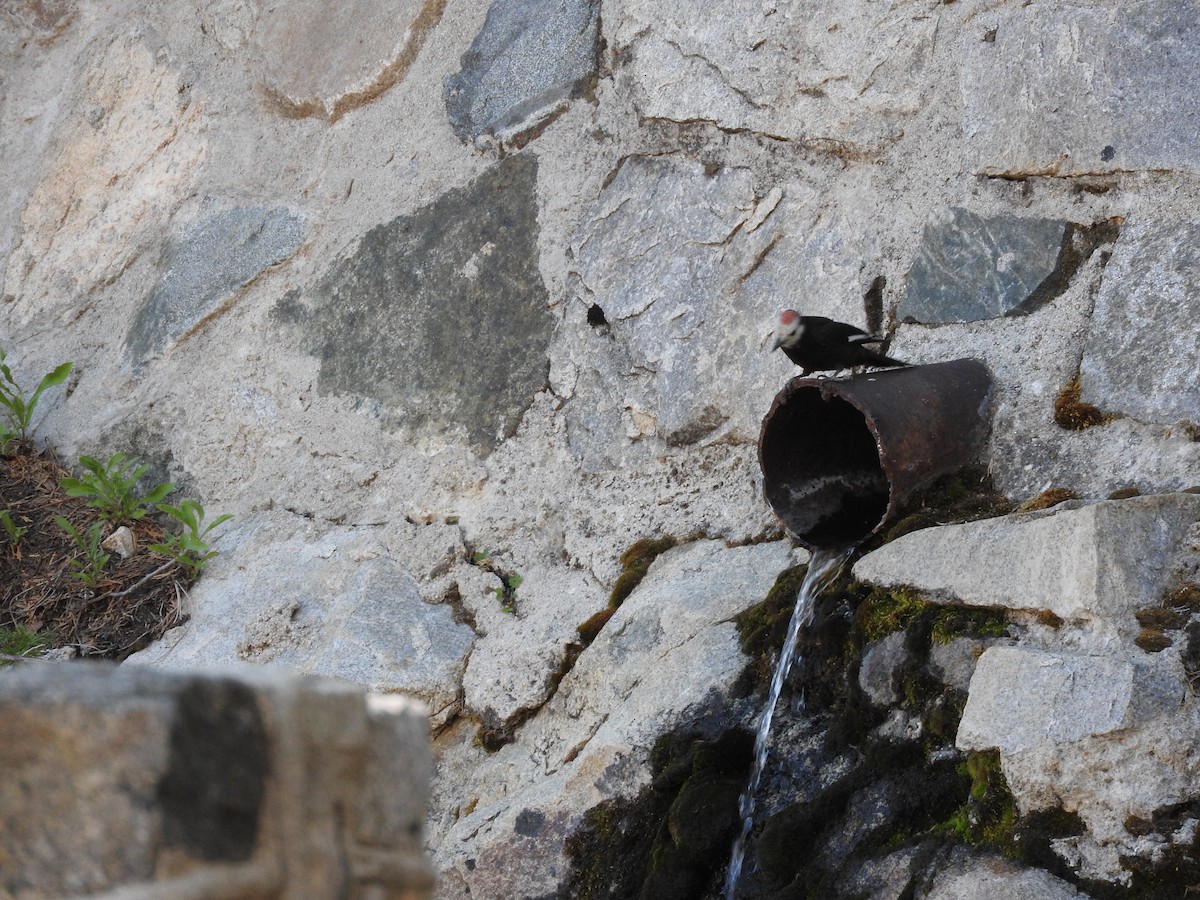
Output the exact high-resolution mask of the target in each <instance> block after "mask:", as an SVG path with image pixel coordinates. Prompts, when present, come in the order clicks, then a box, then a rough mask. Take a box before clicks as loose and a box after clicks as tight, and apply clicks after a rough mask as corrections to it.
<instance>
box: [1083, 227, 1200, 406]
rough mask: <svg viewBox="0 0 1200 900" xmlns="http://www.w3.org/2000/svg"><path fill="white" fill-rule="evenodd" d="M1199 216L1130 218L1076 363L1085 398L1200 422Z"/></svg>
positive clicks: (1118, 243)
mask: <svg viewBox="0 0 1200 900" xmlns="http://www.w3.org/2000/svg"><path fill="white" fill-rule="evenodd" d="M1198 294H1200V221H1191V222H1184V223H1162V222H1134V223H1132V224H1130V225H1129V226H1128V227H1127V228H1126V229H1125V230H1124V231H1123V232H1122V234H1121V237H1120V239H1119V240H1118V241H1117V243H1116V245H1115V246H1114V248H1113V256H1112V259H1111V260H1110V262H1109V264H1108V266H1107V268H1106V269H1105V271H1104V280H1103V282H1102V283H1101V285H1100V293H1099V295H1098V296H1097V298H1096V307H1095V310H1094V311H1093V312H1092V322H1091V326H1090V328H1089V329H1088V336H1087V340H1086V341H1085V342H1084V346H1085V347H1086V348H1087V350H1086V351H1085V353H1084V356H1083V362H1082V364H1081V366H1080V375H1081V376H1082V377H1081V379H1080V387H1081V388H1082V392H1083V399H1084V400H1086V401H1087V402H1088V403H1093V404H1095V405H1097V406H1099V407H1100V408H1101V409H1102V410H1104V411H1105V412H1120V413H1124V414H1125V415H1127V416H1131V417H1132V418H1134V419H1138V420H1140V421H1143V422H1157V423H1159V424H1163V425H1172V424H1175V423H1176V422H1180V421H1186V422H1193V423H1200V388H1198V387H1197V373H1198V372H1200V328H1197V327H1196V325H1195V316H1194V314H1191V313H1189V312H1187V310H1190V309H1192V308H1193V304H1194V298H1195V297H1196V296H1197V295H1198Z"/></svg>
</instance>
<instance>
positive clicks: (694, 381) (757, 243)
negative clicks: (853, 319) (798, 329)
mask: <svg viewBox="0 0 1200 900" xmlns="http://www.w3.org/2000/svg"><path fill="white" fill-rule="evenodd" d="M778 202H779V200H778V197H777V196H775V197H767V198H763V199H761V200H760V199H759V198H757V197H756V196H755V193H754V190H753V186H752V179H751V176H750V173H749V172H748V171H746V170H742V169H722V170H719V171H717V172H715V173H712V174H708V173H706V172H705V171H704V169H703V167H702V166H700V165H699V164H696V163H683V162H676V161H672V160H654V159H643V158H634V159H630V160H628V161H626V162H625V163H624V164H623V165H622V166H621V168H620V169H619V170H618V172H617V174H616V177H615V178H614V179H613V181H612V183H611V184H609V185H608V186H607V187H606V188H605V190H604V192H603V193H602V194H601V195H600V197H599V199H598V200H597V201H596V203H595V204H594V205H593V206H592V208H591V210H590V211H589V213H588V214H587V216H586V217H585V218H584V221H583V223H582V224H581V226H580V229H579V232H578V233H577V235H576V236H575V238H574V241H573V247H574V252H575V263H576V267H577V271H578V274H579V278H580V280H581V282H582V286H583V287H584V289H585V290H586V292H587V297H588V300H589V302H590V303H594V304H595V305H597V306H599V307H600V308H601V309H603V311H604V315H605V318H606V319H607V322H608V323H609V336H608V339H603V340H598V339H595V338H593V339H591V340H588V341H587V342H586V343H585V342H583V341H582V340H581V341H580V342H579V346H578V347H577V348H573V349H572V350H571V351H570V352H572V363H573V364H574V367H575V370H576V371H577V373H578V374H577V376H576V380H575V381H574V383H573V384H572V385H571V386H570V391H571V393H572V395H573V398H574V402H573V403H572V404H570V405H569V406H568V407H567V416H568V422H569V423H570V427H571V442H572V449H573V450H575V452H576V453H577V454H578V455H580V456H581V457H582V458H583V460H584V464H585V465H587V466H588V467H589V468H593V467H594V468H602V467H605V466H606V465H607V464H608V462H606V460H607V461H609V462H611V458H612V457H611V454H612V452H613V450H612V447H611V444H610V443H609V436H610V435H611V434H612V432H613V431H618V430H623V431H624V432H625V434H626V436H627V437H629V438H630V439H632V440H634V441H636V440H639V439H641V438H643V437H651V436H653V437H657V438H659V439H660V440H662V441H664V442H665V443H666V444H668V445H674V446H681V445H687V444H694V443H696V442H698V441H700V440H702V439H704V438H706V437H709V436H710V435H712V434H714V433H715V432H718V430H720V429H722V428H725V429H726V430H729V429H732V430H733V431H735V432H737V433H740V434H742V435H745V436H746V437H749V436H750V435H753V434H755V433H757V429H758V421H757V419H758V417H757V416H756V415H747V414H746V410H745V404H744V402H743V398H744V396H745V394H746V392H748V391H750V392H753V393H754V394H757V395H760V396H763V397H764V398H765V397H766V396H767V395H768V394H769V393H770V392H772V390H773V386H772V383H771V382H770V381H768V378H769V369H768V367H769V366H770V364H771V363H772V362H774V360H771V359H763V358H762V356H763V355H761V354H758V353H757V352H756V351H757V347H755V346H754V345H753V343H752V342H751V341H750V340H749V339H748V335H747V327H748V326H749V328H755V327H756V326H759V323H763V322H766V321H769V317H770V314H769V313H768V312H767V311H766V310H767V309H769V307H767V306H766V305H765V303H764V302H763V300H764V299H765V298H762V299H760V297H761V294H759V295H757V296H756V294H753V293H752V294H751V295H750V297H746V296H745V295H743V294H742V292H741V291H740V290H739V282H740V281H741V280H743V279H744V278H745V277H747V276H748V275H750V274H751V273H753V271H754V270H755V269H756V268H757V267H758V266H759V264H760V263H761V261H762V255H765V254H766V253H767V252H769V250H770V247H771V234H770V229H769V228H767V227H765V226H764V227H763V228H761V229H752V228H751V227H749V226H750V224H751V223H752V222H753V221H754V218H755V214H756V212H758V211H759V210H760V207H764V206H765V207H768V208H767V209H766V210H765V211H763V213H762V214H763V216H764V217H765V216H767V215H769V214H770V212H771V210H773V209H774V207H775V205H776V204H777V203H778ZM759 310H761V312H760V311H759ZM750 333H751V334H752V333H753V331H751V332H750ZM718 373H719V374H718ZM614 394H616V395H617V396H619V397H622V403H621V404H620V406H615V405H614V404H612V403H611V402H607V403H606V402H603V401H601V400H600V398H602V397H611V396H613V395H614ZM622 407H623V409H622ZM618 433H619V431H618Z"/></svg>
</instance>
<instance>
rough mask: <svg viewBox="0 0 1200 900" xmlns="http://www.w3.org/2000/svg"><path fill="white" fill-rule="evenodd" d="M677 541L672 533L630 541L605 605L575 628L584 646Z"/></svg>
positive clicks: (593, 638) (622, 556)
mask: <svg viewBox="0 0 1200 900" xmlns="http://www.w3.org/2000/svg"><path fill="white" fill-rule="evenodd" d="M677 543H678V541H677V540H676V539H675V538H673V537H662V538H655V539H650V538H647V539H644V540H640V541H635V542H634V543H632V544H630V545H629V547H628V548H627V549H626V550H625V552H624V553H622V554H621V566H622V571H621V574H620V575H619V576H617V581H616V583H615V584H614V585H613V589H612V593H610V594H609V597H608V606H606V607H605V608H604V609H602V610H600V612H598V613H596V614H595V615H594V616H591V617H590V618H589V619H588V620H587V621H586V622H584V623H583V624H581V625H580V626H579V627H577V628H576V629H575V630H576V632H578V634H579V640H580V642H581V643H582V644H583V646H584V647H588V646H590V645H591V643H592V641H594V640H595V639H596V635H598V634H599V633H600V629H602V628H603V627H604V626H605V625H606V624H608V620H609V619H611V618H612V616H613V613H615V612H616V611H617V608H618V607H620V605H621V604H622V603H624V602H625V599H626V598H627V597H628V596H629V595H630V594H632V593H633V591H634V588H636V587H637V586H638V585H639V584H641V583H642V579H643V578H645V577H646V573H647V572H648V571H649V570H650V564H651V563H652V562H654V560H656V559H658V557H659V556H661V555H662V554H663V553H665V552H666V551H668V550H670V549H671V548H672V547H674V546H675V545H676V544H677Z"/></svg>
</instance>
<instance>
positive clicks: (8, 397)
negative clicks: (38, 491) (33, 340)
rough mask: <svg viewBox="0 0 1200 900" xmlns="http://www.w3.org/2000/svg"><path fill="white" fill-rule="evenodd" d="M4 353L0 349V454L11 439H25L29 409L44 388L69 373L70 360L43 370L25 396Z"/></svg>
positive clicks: (59, 381) (4, 450) (35, 404)
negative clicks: (53, 367)
mask: <svg viewBox="0 0 1200 900" xmlns="http://www.w3.org/2000/svg"><path fill="white" fill-rule="evenodd" d="M6 356H7V354H6V353H5V352H4V350H3V348H0V453H7V452H8V446H9V444H11V443H12V442H13V441H14V440H17V439H20V440H22V441H24V440H27V439H28V438H29V426H30V424H31V423H32V422H33V411H34V410H35V409H36V408H37V404H38V400H39V399H40V398H41V396H42V392H43V391H44V390H46V388H51V387H57V386H58V385H60V384H62V383H63V382H64V381H66V380H67V377H68V376H69V375H70V374H71V367H72V366H73V363H69V362H65V363H63V364H62V365H61V366H59V367H58V368H56V369H54V371H52V372H49V373H47V374H46V375H44V376H43V377H42V380H41V381H40V382H39V383H38V386H37V389H36V390H35V391H34V392H33V394H31V395H30V396H29V397H28V398H26V396H25V392H24V391H23V390H21V386H20V385H19V384H17V380H16V379H15V378H13V374H12V369H10V368H9V367H8V365H7V364H5V362H4V360H5V358H6Z"/></svg>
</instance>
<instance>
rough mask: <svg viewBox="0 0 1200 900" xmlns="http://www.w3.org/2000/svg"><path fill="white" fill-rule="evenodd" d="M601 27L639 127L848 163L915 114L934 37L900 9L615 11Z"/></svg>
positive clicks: (647, 0) (644, 6) (727, 0)
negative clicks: (668, 126)
mask: <svg viewBox="0 0 1200 900" xmlns="http://www.w3.org/2000/svg"><path fill="white" fill-rule="evenodd" d="M605 22H606V26H605V27H606V30H607V31H608V32H609V33H611V35H612V37H611V38H610V44H611V45H612V46H613V47H614V48H615V50H616V52H617V56H618V59H619V60H621V61H622V68H621V71H620V72H619V79H620V83H621V84H622V85H623V87H624V89H625V90H627V91H628V92H629V94H630V96H631V97H632V98H633V102H634V104H635V106H636V107H637V109H638V112H639V113H640V114H641V115H642V116H645V117H648V118H653V119H667V120H673V121H695V120H704V121H709V122H713V123H715V124H716V125H717V126H718V127H720V128H722V129H727V130H739V129H740V130H749V131H753V132H757V133H760V134H764V135H771V136H777V137H782V138H786V139H792V140H804V141H811V142H813V143H814V144H818V145H819V144H821V143H822V142H844V143H845V144H846V145H847V146H846V147H844V148H843V149H851V146H852V147H853V150H854V152H860V151H863V150H868V149H871V148H875V147H877V146H878V145H880V144H883V143H887V142H890V141H892V140H894V139H895V138H896V137H897V136H898V123H899V122H900V121H903V119H904V118H906V117H907V116H908V115H909V114H911V113H913V112H915V111H916V109H917V107H918V105H919V101H920V96H921V91H922V74H923V72H924V70H925V66H926V64H927V60H928V59H929V56H930V51H931V49H932V45H933V42H934V37H935V32H936V27H935V25H934V21H933V20H932V19H928V18H922V17H918V16H912V15H908V14H906V11H905V10H904V7H903V6H901V7H900V8H897V9H893V8H881V7H880V6H879V4H873V3H869V2H864V0H850V2H844V3H837V4H818V5H815V6H810V7H806V8H805V9H804V11H803V12H799V11H798V10H793V9H792V8H790V7H787V6H785V5H784V4H780V3H777V2H774V0H769V2H765V3H755V4H745V3H739V2H737V0H717V2H715V3H712V2H700V0H686V2H681V3H676V4H673V5H672V6H671V7H670V8H669V9H664V8H663V7H662V6H661V4H657V3H654V2H653V0H620V2H618V3H616V4H613V7H612V8H611V9H610V8H609V7H607V6H606V7H605ZM610 23H611V24H610Z"/></svg>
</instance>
